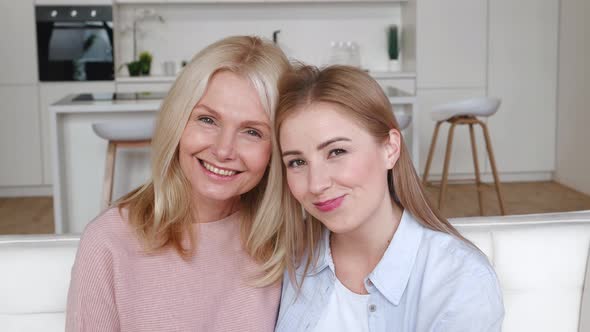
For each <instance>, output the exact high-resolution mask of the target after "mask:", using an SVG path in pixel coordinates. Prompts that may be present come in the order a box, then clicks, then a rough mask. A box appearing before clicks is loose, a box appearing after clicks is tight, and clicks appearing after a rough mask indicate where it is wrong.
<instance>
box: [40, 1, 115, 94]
mask: <svg viewBox="0 0 590 332" xmlns="http://www.w3.org/2000/svg"><path fill="white" fill-rule="evenodd" d="M35 17H36V24H37V55H38V59H39V80H41V81H44V82H54V81H111V80H113V79H114V61H113V45H114V44H113V12H112V7H111V6H37V7H35Z"/></svg>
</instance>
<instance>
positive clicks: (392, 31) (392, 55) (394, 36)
mask: <svg viewBox="0 0 590 332" xmlns="http://www.w3.org/2000/svg"><path fill="white" fill-rule="evenodd" d="M387 53H388V55H389V70H390V71H400V70H401V65H400V58H399V56H400V45H399V32H398V30H397V25H395V24H393V25H390V26H389V29H388V31H387Z"/></svg>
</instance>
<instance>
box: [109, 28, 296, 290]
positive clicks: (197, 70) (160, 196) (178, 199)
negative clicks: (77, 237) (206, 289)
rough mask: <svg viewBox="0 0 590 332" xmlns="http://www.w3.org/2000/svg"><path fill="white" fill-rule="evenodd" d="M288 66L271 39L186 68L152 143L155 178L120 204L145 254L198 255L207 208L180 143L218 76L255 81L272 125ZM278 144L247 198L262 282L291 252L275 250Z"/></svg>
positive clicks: (233, 40) (206, 52) (246, 215)
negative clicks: (201, 212) (198, 232)
mask: <svg viewBox="0 0 590 332" xmlns="http://www.w3.org/2000/svg"><path fill="white" fill-rule="evenodd" d="M289 68H290V64H289V61H288V59H287V58H286V56H285V55H284V53H283V52H282V51H281V49H280V48H278V47H276V46H275V45H273V44H272V43H271V42H269V41H265V40H262V39H260V38H258V37H251V36H235V37H228V38H225V39H222V40H220V41H218V42H216V43H213V44H211V45H209V46H208V47H206V48H205V49H203V50H202V51H201V52H199V53H198V54H197V55H195V57H194V58H193V59H192V60H191V61H190V62H189V63H188V64H187V66H186V67H185V68H184V69H183V71H182V73H181V74H180V75H179V77H178V78H177V79H176V81H175V82H174V84H173V86H172V88H171V89H170V91H169V92H168V95H167V96H166V98H165V99H164V101H163V103H162V105H161V107H160V111H159V114H158V118H157V122H156V128H155V133H154V136H153V139H152V161H151V164H152V174H151V179H150V180H149V181H148V182H147V183H146V184H144V185H143V186H140V187H139V188H137V189H135V190H134V191H132V192H130V193H129V194H127V195H126V196H124V197H123V198H121V199H120V200H119V201H118V202H117V203H116V204H117V206H118V207H119V208H127V209H128V210H129V223H130V224H131V225H132V226H133V227H134V228H135V230H136V233H137V235H138V237H139V239H140V240H142V243H143V244H144V246H145V248H146V250H148V251H156V250H158V249H162V248H164V247H168V246H171V247H173V248H175V249H176V250H177V252H178V253H179V254H180V255H181V256H182V257H183V258H185V259H188V258H190V257H192V255H193V254H194V248H195V238H194V236H193V232H192V229H193V228H192V223H193V221H194V219H193V216H194V215H196V213H195V211H196V209H199V208H206V207H196V206H193V204H192V203H191V202H192V200H191V190H190V183H189V181H188V179H187V178H186V177H185V175H184V174H183V172H182V170H181V168H180V163H179V159H178V146H179V142H180V137H181V135H182V132H183V130H184V128H185V126H186V123H187V121H188V119H189V116H190V114H191V112H192V110H193V108H194V106H195V105H196V104H197V102H198V101H199V100H200V99H201V97H202V96H203V94H204V92H205V89H206V88H207V84H208V83H209V80H210V79H211V77H212V76H213V75H214V74H215V73H217V72H219V71H231V72H233V73H235V74H237V75H240V76H241V77H243V78H245V79H247V80H248V81H250V82H251V83H252V84H253V86H254V87H255V89H256V90H257V92H258V94H259V97H260V101H261V104H262V105H263V107H264V109H265V111H266V112H267V114H268V115H269V117H270V119H271V121H272V119H273V118H274V111H275V109H276V102H277V97H278V91H277V90H278V89H277V84H278V81H279V78H280V76H281V75H282V74H283V73H284V72H285V71H287V70H288V69H289ZM273 136H274V135H273ZM272 146H273V148H272V155H271V161H270V165H269V168H268V169H267V171H266V173H265V174H264V176H263V178H262V180H261V181H260V183H259V184H258V185H257V186H256V187H255V188H254V189H252V190H251V191H249V192H248V193H246V194H243V195H242V197H241V198H240V200H241V203H242V207H241V214H240V215H241V217H242V220H241V234H242V241H243V244H244V247H245V249H246V251H247V252H248V253H249V254H250V255H251V256H252V257H253V258H254V259H255V260H256V261H258V262H260V263H263V270H264V275H263V276H262V277H261V278H260V279H259V280H258V281H259V284H260V285H267V284H270V283H272V282H274V281H276V280H278V279H280V277H281V275H282V273H283V270H284V265H283V262H282V261H283V257H282V256H281V255H283V254H284V251H281V250H278V249H277V248H276V246H275V243H276V240H277V236H278V235H277V233H278V230H279V225H278V223H277V222H276V220H280V210H279V197H280V193H281V191H282V188H281V180H280V172H281V170H280V167H281V166H280V163H281V161H280V157H279V153H278V144H277V143H276V141H275V139H274V138H273V140H272ZM185 237H188V239H189V240H190V242H189V243H190V245H189V246H188V247H186V246H183V244H182V242H183V238H185Z"/></svg>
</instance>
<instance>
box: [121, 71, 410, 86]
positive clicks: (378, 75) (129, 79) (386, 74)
mask: <svg viewBox="0 0 590 332" xmlns="http://www.w3.org/2000/svg"><path fill="white" fill-rule="evenodd" d="M369 75H371V76H372V77H373V78H374V79H376V80H382V79H402V78H416V73H415V72H393V71H369ZM175 79H176V76H164V75H153V76H152V75H150V76H117V77H115V82H117V83H170V82H174V80H175Z"/></svg>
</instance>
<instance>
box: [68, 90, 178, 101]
mask: <svg viewBox="0 0 590 332" xmlns="http://www.w3.org/2000/svg"><path fill="white" fill-rule="evenodd" d="M164 97H166V92H136V93H81V94H79V95H77V96H76V97H74V99H72V101H112V100H159V99H164Z"/></svg>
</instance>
